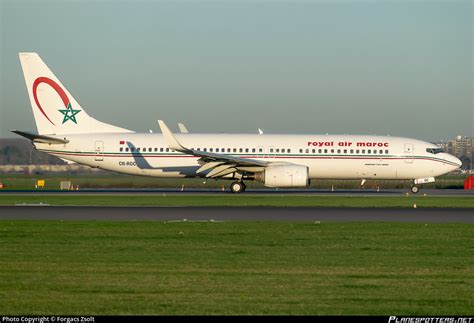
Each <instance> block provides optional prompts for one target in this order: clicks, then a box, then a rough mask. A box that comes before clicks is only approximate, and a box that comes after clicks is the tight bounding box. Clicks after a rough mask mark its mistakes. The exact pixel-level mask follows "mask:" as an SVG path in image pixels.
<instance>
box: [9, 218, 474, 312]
mask: <svg viewBox="0 0 474 323" xmlns="http://www.w3.org/2000/svg"><path fill="white" fill-rule="evenodd" d="M0 259H1V264H0V266H1V269H0V313H2V315H12V314H15V315H26V314H29V315H37V314H38V315H40V314H48V315H52V314H63V315H65V314H77V315H80V314H90V315H94V314H95V315H98V314H140V315H143V314H185V315H187V314H343V315H346V314H377V315H397V314H398V315H402V314H403V315H431V316H433V315H472V313H473V312H474V298H473V297H472V295H474V276H473V272H472V268H473V267H474V226H472V225H456V224H443V225H440V224H429V225H426V224H394V223H390V224H389V223H364V224H358V223H352V224H337V223H322V224H315V223H281V222H254V223H232V222H229V223H227V222H226V223H189V222H187V223H163V222H98V221H97V222H96V221H91V222H86V221H84V222H68V221H66V222H59V221H57V222H51V221H50V222H48V221H30V222H23V221H0Z"/></svg>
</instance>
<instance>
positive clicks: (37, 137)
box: [10, 130, 69, 145]
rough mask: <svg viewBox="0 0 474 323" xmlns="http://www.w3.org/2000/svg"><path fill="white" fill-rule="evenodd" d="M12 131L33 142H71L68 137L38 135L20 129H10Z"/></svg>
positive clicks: (52, 143)
mask: <svg viewBox="0 0 474 323" xmlns="http://www.w3.org/2000/svg"><path fill="white" fill-rule="evenodd" d="M10 131H11V132H13V133H16V134H17V135H20V136H22V137H25V138H27V139H29V140H31V141H33V142H40V143H44V144H51V145H59V144H67V143H68V142H69V140H67V139H61V138H56V137H51V136H44V135H38V134H35V133H31V132H27V131H19V130H10Z"/></svg>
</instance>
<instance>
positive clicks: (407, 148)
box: [404, 144, 413, 163]
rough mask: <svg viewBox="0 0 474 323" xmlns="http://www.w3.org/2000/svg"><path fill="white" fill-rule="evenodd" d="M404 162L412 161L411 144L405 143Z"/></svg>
mask: <svg viewBox="0 0 474 323" xmlns="http://www.w3.org/2000/svg"><path fill="white" fill-rule="evenodd" d="M404 160H405V163H413V144H405V159H404Z"/></svg>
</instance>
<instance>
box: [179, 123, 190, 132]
mask: <svg viewBox="0 0 474 323" xmlns="http://www.w3.org/2000/svg"><path fill="white" fill-rule="evenodd" d="M178 127H179V131H181V133H189V131H188V129H187V128H186V126H185V125H184V124H182V123H178Z"/></svg>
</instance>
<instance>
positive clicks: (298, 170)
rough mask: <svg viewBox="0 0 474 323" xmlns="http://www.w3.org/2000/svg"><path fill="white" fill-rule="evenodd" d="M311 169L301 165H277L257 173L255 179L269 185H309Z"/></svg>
mask: <svg viewBox="0 0 474 323" xmlns="http://www.w3.org/2000/svg"><path fill="white" fill-rule="evenodd" d="M308 173H309V169H308V167H306V166H301V165H277V166H270V167H267V168H265V170H264V171H263V172H260V173H256V174H255V180H257V181H259V182H262V183H263V185H265V186H268V187H308V186H309V175H308Z"/></svg>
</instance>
